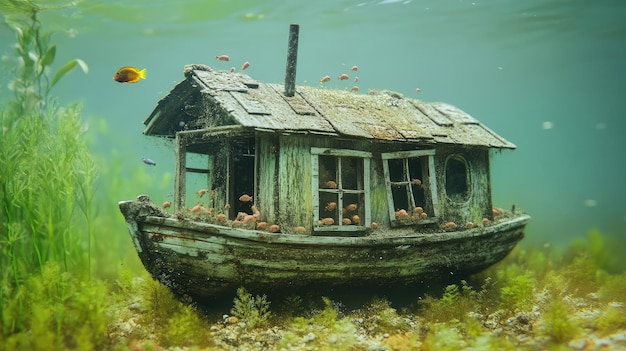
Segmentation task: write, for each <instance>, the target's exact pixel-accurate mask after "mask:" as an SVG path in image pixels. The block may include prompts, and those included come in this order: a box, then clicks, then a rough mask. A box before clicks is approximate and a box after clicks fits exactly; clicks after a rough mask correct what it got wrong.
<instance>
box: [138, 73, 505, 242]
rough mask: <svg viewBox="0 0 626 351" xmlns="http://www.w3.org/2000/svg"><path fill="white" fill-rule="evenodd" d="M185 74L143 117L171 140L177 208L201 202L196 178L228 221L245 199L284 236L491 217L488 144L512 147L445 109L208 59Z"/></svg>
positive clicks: (416, 227) (359, 232)
mask: <svg viewBox="0 0 626 351" xmlns="http://www.w3.org/2000/svg"><path fill="white" fill-rule="evenodd" d="M184 75H185V80H183V81H182V82H180V83H179V84H178V85H176V86H175V87H174V88H173V89H172V90H171V91H170V92H169V94H167V96H165V97H164V98H163V99H162V100H161V101H159V103H158V105H157V107H156V108H155V109H154V111H153V112H152V113H151V114H150V116H149V117H148V118H147V119H146V120H145V122H144V124H145V125H146V129H145V131H144V134H146V135H150V136H158V137H166V138H173V139H175V149H176V157H177V163H176V173H175V193H174V196H175V202H174V205H175V211H176V212H182V211H184V210H185V209H187V208H189V207H191V206H193V205H194V204H195V203H196V201H198V200H199V199H198V198H197V195H196V194H195V192H196V191H197V190H199V189H200V188H201V187H198V188H196V189H191V188H190V187H189V184H188V183H189V182H188V179H189V177H190V176H193V177H194V179H198V177H200V179H201V183H202V184H203V187H204V188H206V189H208V190H209V194H208V196H207V197H206V198H203V199H202V201H203V202H204V204H205V206H206V207H207V208H208V207H214V208H215V209H216V211H223V212H224V213H225V214H227V215H228V217H229V218H230V219H231V220H234V219H235V218H236V216H237V215H238V213H240V212H246V213H252V212H251V211H252V209H251V206H252V204H253V203H254V204H255V205H256V206H257V208H258V209H259V211H260V213H261V220H262V221H266V222H268V223H275V224H278V225H279V226H280V228H281V232H282V233H296V232H298V233H300V235H333V236H365V235H385V233H390V232H405V233H409V232H436V231H441V226H442V225H443V224H444V223H449V222H454V223H455V224H456V225H458V226H459V227H463V226H464V225H466V223H476V224H478V223H481V221H483V219H484V218H487V219H489V220H491V219H493V218H492V200H491V186H490V167H489V160H490V157H489V155H490V151H491V150H494V149H514V148H515V145H513V144H512V143H510V142H508V141H507V140H505V139H504V138H502V137H500V136H498V135H497V134H496V133H494V132H493V131H492V130H490V129H489V128H487V127H486V126H485V125H483V124H482V123H480V122H479V121H477V120H476V119H474V118H473V117H472V116H470V115H469V114H467V113H465V112H463V111H462V110H460V109H458V108H456V107H454V106H452V105H449V104H446V103H441V102H431V103H427V102H422V101H419V100H415V99H411V98H407V97H405V96H403V95H402V94H399V93H395V92H392V91H386V90H383V91H375V92H370V93H368V94H361V93H356V92H352V91H346V90H335V89H329V88H325V87H309V86H295V85H294V86H291V87H289V86H287V87H285V86H283V85H280V84H271V83H263V82H259V81H256V80H254V79H253V78H251V77H249V76H248V75H246V74H243V73H232V72H227V71H218V70H215V69H212V68H209V67H207V66H205V65H188V66H186V67H185V69H184ZM286 84H288V83H286ZM289 90H291V93H289ZM290 95H291V96H290ZM192 159H193V160H194V161H193V164H192V163H191V161H190V160H192ZM244 194H247V195H249V196H252V197H253V201H252V202H244V201H239V198H240V197H241V196H242V195H244ZM227 204H228V205H229V206H226V208H225V205H227ZM228 207H229V208H228ZM422 213H424V214H422ZM296 227H304V232H305V233H302V228H299V230H295V229H294V228H296ZM373 227H376V228H377V229H376V230H372V228H373ZM391 229H393V230H391ZM457 230H458V229H457Z"/></svg>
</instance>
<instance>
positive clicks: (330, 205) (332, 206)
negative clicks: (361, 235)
mask: <svg viewBox="0 0 626 351" xmlns="http://www.w3.org/2000/svg"><path fill="white" fill-rule="evenodd" d="M324 209H325V210H326V211H328V212H331V211H334V210H336V209H337V203H336V202H329V203H328V204H327V205H326V207H324Z"/></svg>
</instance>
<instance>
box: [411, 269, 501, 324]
mask: <svg viewBox="0 0 626 351" xmlns="http://www.w3.org/2000/svg"><path fill="white" fill-rule="evenodd" d="M491 286H492V283H491V278H486V279H485V280H484V283H483V285H482V286H481V288H480V290H478V291H476V290H475V289H474V288H473V287H472V286H471V285H469V284H468V283H467V281H465V280H462V281H461V282H460V285H457V284H450V285H448V286H446V288H445V289H444V292H443V295H442V296H441V298H440V299H437V298H434V297H432V296H429V295H426V296H425V297H424V298H423V299H422V300H420V301H419V305H420V306H421V307H422V310H421V313H420V314H421V315H423V316H424V317H425V318H427V319H428V320H432V321H439V322H446V321H449V320H453V319H454V320H464V319H465V318H466V317H467V314H468V313H469V312H472V311H477V310H486V309H487V308H488V307H489V302H488V298H487V297H488V294H489V288H490V287H491Z"/></svg>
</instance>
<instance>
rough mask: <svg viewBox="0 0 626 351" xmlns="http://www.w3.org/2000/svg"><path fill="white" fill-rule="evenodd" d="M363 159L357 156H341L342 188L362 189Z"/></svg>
mask: <svg viewBox="0 0 626 351" xmlns="http://www.w3.org/2000/svg"><path fill="white" fill-rule="evenodd" d="M362 174H363V159H360V158H356V157H342V158H341V187H342V189H350V190H362V189H363V182H362V180H361V178H362V177H363V176H362Z"/></svg>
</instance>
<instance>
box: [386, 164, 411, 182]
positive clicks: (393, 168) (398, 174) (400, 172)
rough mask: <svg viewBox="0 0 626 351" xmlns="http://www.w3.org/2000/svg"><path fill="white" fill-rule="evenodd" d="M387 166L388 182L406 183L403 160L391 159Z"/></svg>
mask: <svg viewBox="0 0 626 351" xmlns="http://www.w3.org/2000/svg"><path fill="white" fill-rule="evenodd" d="M387 162H388V164H389V180H391V181H392V182H403V181H406V180H407V179H406V171H405V169H404V159H401V158H399V159H392V160H388V161H387Z"/></svg>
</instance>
